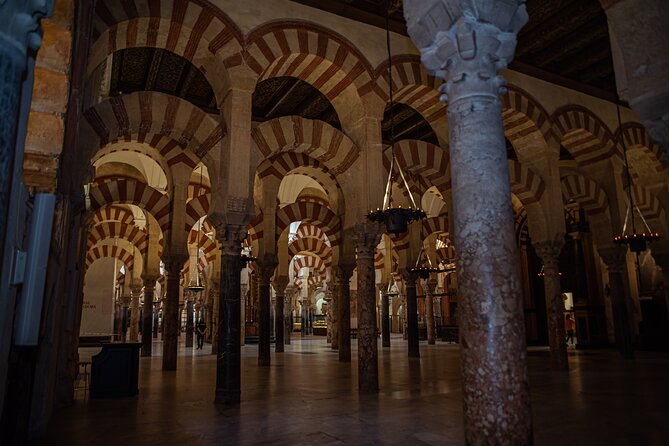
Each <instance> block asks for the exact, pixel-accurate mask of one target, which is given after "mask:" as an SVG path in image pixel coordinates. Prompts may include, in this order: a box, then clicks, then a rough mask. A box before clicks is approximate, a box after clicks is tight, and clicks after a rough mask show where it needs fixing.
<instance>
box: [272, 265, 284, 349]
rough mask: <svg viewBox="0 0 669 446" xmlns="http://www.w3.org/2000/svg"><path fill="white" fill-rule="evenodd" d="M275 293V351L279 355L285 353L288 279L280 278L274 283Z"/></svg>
mask: <svg viewBox="0 0 669 446" xmlns="http://www.w3.org/2000/svg"><path fill="white" fill-rule="evenodd" d="M272 285H273V287H274V293H275V295H276V309H275V310H274V313H275V317H276V322H275V324H274V350H275V351H276V352H277V353H282V352H283V350H284V349H283V346H284V334H285V332H286V323H285V319H284V317H285V312H286V311H285V309H284V301H285V298H286V286H288V277H287V276H279V277H276V278H275V279H274V280H273V281H272Z"/></svg>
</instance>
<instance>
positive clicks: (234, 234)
mask: <svg viewBox="0 0 669 446" xmlns="http://www.w3.org/2000/svg"><path fill="white" fill-rule="evenodd" d="M213 220H214V221H213V225H214V228H215V229H216V240H217V241H218V243H220V244H221V249H222V251H223V252H222V253H221V255H224V256H227V255H234V256H238V255H239V254H240V252H241V250H242V242H243V241H244V239H245V238H246V234H247V233H248V229H247V228H246V226H245V225H239V224H228V223H225V222H222V221H220V220H218V219H213Z"/></svg>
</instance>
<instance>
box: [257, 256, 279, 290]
mask: <svg viewBox="0 0 669 446" xmlns="http://www.w3.org/2000/svg"><path fill="white" fill-rule="evenodd" d="M278 264H279V262H278V261H277V260H276V258H275V257H274V256H273V255H272V254H265V256H264V258H263V259H262V260H258V261H256V265H257V266H258V280H259V281H260V283H261V284H264V285H269V283H270V280H271V279H272V276H273V275H274V269H275V268H276V266H277V265H278Z"/></svg>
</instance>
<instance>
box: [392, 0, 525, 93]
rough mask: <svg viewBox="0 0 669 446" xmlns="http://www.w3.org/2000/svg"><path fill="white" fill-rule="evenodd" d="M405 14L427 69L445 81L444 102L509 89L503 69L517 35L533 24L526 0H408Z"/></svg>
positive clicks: (508, 60)
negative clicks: (506, 85) (501, 71)
mask: <svg viewBox="0 0 669 446" xmlns="http://www.w3.org/2000/svg"><path fill="white" fill-rule="evenodd" d="M404 16H405V17H406V18H407V30H408V32H409V36H411V39H412V40H413V41H414V43H415V44H416V46H417V47H418V48H419V49H420V51H421V54H422V57H421V60H422V62H423V64H424V65H425V67H426V68H427V71H428V72H429V73H430V74H433V75H434V76H436V77H438V78H441V79H443V80H444V81H445V82H444V84H442V86H441V87H440V88H439V90H440V91H441V93H443V96H442V97H441V99H442V101H449V104H454V103H456V102H457V101H458V100H460V99H465V98H468V97H473V96H475V97H481V96H489V97H490V98H492V99H493V100H498V97H499V95H501V94H504V93H505V92H506V90H505V88H504V85H505V83H506V82H505V80H504V78H502V76H499V75H498V74H497V73H498V72H499V71H500V70H503V69H504V68H506V66H507V65H508V64H509V62H510V61H511V60H512V59H513V55H514V52H515V50H516V34H517V33H518V31H520V29H521V28H522V27H523V26H524V25H525V23H527V19H528V16H527V11H526V9H525V2H524V0H507V1H504V2H502V1H496V2H492V1H489V0H472V1H467V2H456V1H448V0H429V1H425V0H420V1H419V0H405V1H404Z"/></svg>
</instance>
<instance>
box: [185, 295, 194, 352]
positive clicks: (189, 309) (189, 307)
mask: <svg viewBox="0 0 669 446" xmlns="http://www.w3.org/2000/svg"><path fill="white" fill-rule="evenodd" d="M189 294H190V295H189V296H188V298H187V299H188V300H187V301H186V348H193V329H194V327H195V324H194V323H193V306H194V305H195V302H194V299H195V296H193V295H192V294H191V293H189Z"/></svg>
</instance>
